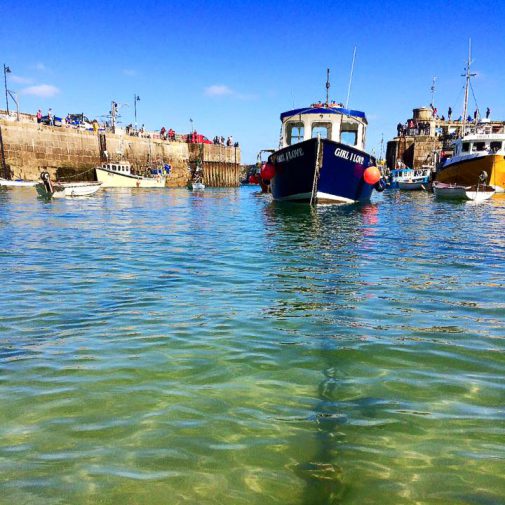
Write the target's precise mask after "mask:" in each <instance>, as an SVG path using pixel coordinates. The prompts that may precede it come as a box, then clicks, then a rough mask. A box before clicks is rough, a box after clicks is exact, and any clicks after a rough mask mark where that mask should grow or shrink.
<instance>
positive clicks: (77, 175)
mask: <svg viewBox="0 0 505 505" xmlns="http://www.w3.org/2000/svg"><path fill="white" fill-rule="evenodd" d="M92 170H95V167H93V168H88V170H85V171H84V172H79V173H78V174H74V175H67V176H66V177H58V180H62V181H63V180H65V179H74V178H75V177H79V176H81V175H84V174H87V173H88V172H91V171H92Z"/></svg>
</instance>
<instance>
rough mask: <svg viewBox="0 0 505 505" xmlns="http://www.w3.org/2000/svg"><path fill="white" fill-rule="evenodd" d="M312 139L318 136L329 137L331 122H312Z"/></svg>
mask: <svg viewBox="0 0 505 505" xmlns="http://www.w3.org/2000/svg"><path fill="white" fill-rule="evenodd" d="M311 137H312V138H313V139H316V138H317V137H320V138H322V139H329V138H331V123H312V135H311Z"/></svg>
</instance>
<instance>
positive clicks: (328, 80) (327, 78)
mask: <svg viewBox="0 0 505 505" xmlns="http://www.w3.org/2000/svg"><path fill="white" fill-rule="evenodd" d="M329 95H330V69H329V68H327V69H326V106H328V104H329V103H330V101H329Z"/></svg>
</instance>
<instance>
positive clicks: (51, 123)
mask: <svg viewBox="0 0 505 505" xmlns="http://www.w3.org/2000/svg"><path fill="white" fill-rule="evenodd" d="M47 121H48V122H49V126H54V118H53V109H49V110H48V111H47Z"/></svg>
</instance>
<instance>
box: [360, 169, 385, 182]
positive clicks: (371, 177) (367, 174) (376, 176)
mask: <svg viewBox="0 0 505 505" xmlns="http://www.w3.org/2000/svg"><path fill="white" fill-rule="evenodd" d="M363 179H365V182H366V183H367V184H371V185H374V184H376V183H377V182H379V181H380V180H381V173H380V170H379V169H378V168H377V167H368V168H367V169H365V171H364V172H363Z"/></svg>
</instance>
